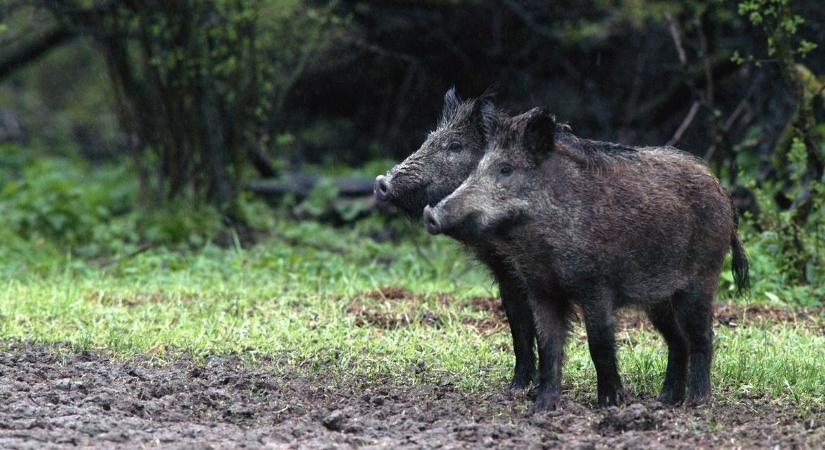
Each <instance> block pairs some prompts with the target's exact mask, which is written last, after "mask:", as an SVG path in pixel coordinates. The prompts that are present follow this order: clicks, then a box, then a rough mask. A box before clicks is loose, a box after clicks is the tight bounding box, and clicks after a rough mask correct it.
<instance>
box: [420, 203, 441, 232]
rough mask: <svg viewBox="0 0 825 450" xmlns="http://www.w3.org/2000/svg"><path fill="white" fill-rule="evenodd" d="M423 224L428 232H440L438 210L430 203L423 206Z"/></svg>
mask: <svg viewBox="0 0 825 450" xmlns="http://www.w3.org/2000/svg"><path fill="white" fill-rule="evenodd" d="M424 225H425V226H426V227H427V232H428V233H430V234H440V233H441V231H442V230H441V221H440V220H439V219H438V211H437V210H436V208H433V207H432V206H430V205H427V206H426V207H425V208H424Z"/></svg>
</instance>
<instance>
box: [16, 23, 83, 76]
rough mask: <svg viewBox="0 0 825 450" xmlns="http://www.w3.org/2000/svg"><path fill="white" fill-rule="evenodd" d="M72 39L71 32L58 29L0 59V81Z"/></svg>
mask: <svg viewBox="0 0 825 450" xmlns="http://www.w3.org/2000/svg"><path fill="white" fill-rule="evenodd" d="M72 37H74V34H73V33H72V32H70V31H69V30H67V29H66V28H62V27H60V28H56V29H53V30H50V31H49V32H48V33H46V34H44V35H43V36H41V37H40V38H39V39H37V40H35V41H33V42H29V43H27V44H26V45H23V46H21V47H20V48H19V49H17V51H15V52H12V54H11V55H8V56H6V57H5V58H3V59H0V79H2V78H4V77H6V76H7V75H9V74H10V73H12V72H13V71H15V70H17V69H20V68H22V67H24V66H26V65H27V64H29V63H31V62H34V61H35V60H36V59H37V58H39V57H41V56H43V55H44V54H46V53H47V52H48V51H49V50H51V49H53V48H55V47H57V46H60V45H62V44H64V43H66V42H67V41H69V39H71V38H72Z"/></svg>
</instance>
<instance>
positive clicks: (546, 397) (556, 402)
mask: <svg viewBox="0 0 825 450" xmlns="http://www.w3.org/2000/svg"><path fill="white" fill-rule="evenodd" d="M560 405H561V396H560V395H559V394H558V392H547V391H544V392H542V391H539V395H538V397H536V401H535V402H533V409H532V413H533V414H538V413H543V412H545V411H555V410H556V409H558V408H559V406H560Z"/></svg>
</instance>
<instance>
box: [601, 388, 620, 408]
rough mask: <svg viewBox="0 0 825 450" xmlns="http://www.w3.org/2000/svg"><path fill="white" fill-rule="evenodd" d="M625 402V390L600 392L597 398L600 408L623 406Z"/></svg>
mask: <svg viewBox="0 0 825 450" xmlns="http://www.w3.org/2000/svg"><path fill="white" fill-rule="evenodd" d="M624 400H625V393H624V389H622V388H618V389H613V390H610V391H608V392H600V393H599V395H598V398H597V403H596V404H597V405H598V407H599V408H604V407H607V406H619V405H623V404H624Z"/></svg>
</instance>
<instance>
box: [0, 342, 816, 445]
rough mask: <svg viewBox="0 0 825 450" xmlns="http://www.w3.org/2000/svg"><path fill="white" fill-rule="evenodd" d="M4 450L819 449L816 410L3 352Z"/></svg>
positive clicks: (228, 361) (215, 362)
mask: <svg viewBox="0 0 825 450" xmlns="http://www.w3.org/2000/svg"><path fill="white" fill-rule="evenodd" d="M0 348H1V349H2V351H0V448H4V449H11V448H38V449H39V448H52V447H53V448H74V447H94V448H143V447H152V448H157V447H162V448H193V449H194V448H330V449H333V448H352V447H364V448H518V449H526V448H557V447H558V448H579V449H591V448H610V449H618V448H639V449H642V448H645V449H646V448H691V449H697V448H715V447H724V448H783V449H784V448H822V447H821V445H822V443H823V442H825V426H824V425H825V409H823V408H820V409H817V410H815V411H813V412H808V413H807V414H801V413H800V412H799V411H798V410H795V409H794V408H793V407H792V405H789V406H780V405H774V404H768V403H766V402H759V401H753V400H750V401H744V402H742V401H736V402H732V401H730V400H726V399H717V400H716V404H714V405H713V406H711V407H705V408H698V409H685V408H668V407H664V406H662V405H660V404H658V403H657V402H655V401H654V400H652V399H647V398H644V399H633V400H631V404H630V405H629V406H625V407H623V408H611V409H603V410H597V409H594V408H593V407H592V405H589V404H580V403H576V402H573V401H567V402H566V403H564V405H563V409H562V410H561V411H557V412H554V413H548V414H545V415H540V416H531V415H530V414H528V413H527V409H528V407H529V403H530V398H529V394H527V395H525V394H516V395H513V394H508V393H506V392H505V391H504V390H503V389H502V391H501V392H499V393H494V394H488V395H482V396H479V395H472V394H468V393H466V392H462V391H458V390H456V389H454V388H453V387H452V386H451V385H419V386H396V385H391V384H388V383H382V382H380V381H374V380H373V381H367V380H363V379H355V380H344V382H343V383H342V382H331V381H329V380H331V378H324V377H315V378H312V379H310V378H307V377H306V376H302V375H297V374H296V372H291V371H289V370H286V369H284V368H283V367H280V365H278V364H276V363H274V362H271V363H267V364H263V365H262V366H261V367H259V368H255V369H248V368H244V367H243V366H242V365H241V364H240V361H239V360H238V359H237V358H233V357H212V358H207V360H206V362H205V363H195V362H193V361H192V360H190V359H187V358H176V359H174V360H173V362H167V363H163V364H153V363H151V362H149V361H148V360H145V359H140V358H139V359H136V360H132V361H129V362H125V361H121V360H116V359H112V358H110V357H108V356H106V355H103V354H96V353H89V352H82V353H71V352H68V353H67V351H66V350H65V349H62V351H60V352H56V351H55V350H56V349H55V348H54V347H44V346H40V345H29V344H22V343H0Z"/></svg>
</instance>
